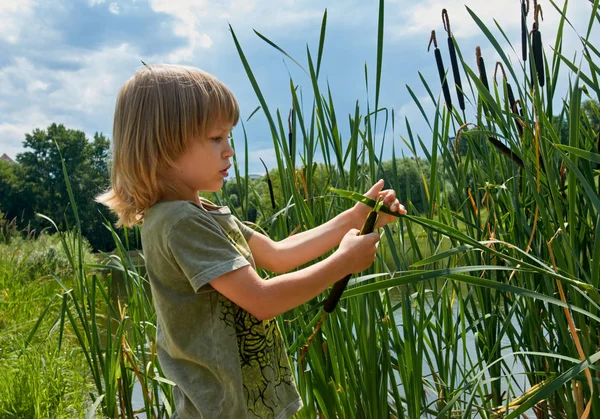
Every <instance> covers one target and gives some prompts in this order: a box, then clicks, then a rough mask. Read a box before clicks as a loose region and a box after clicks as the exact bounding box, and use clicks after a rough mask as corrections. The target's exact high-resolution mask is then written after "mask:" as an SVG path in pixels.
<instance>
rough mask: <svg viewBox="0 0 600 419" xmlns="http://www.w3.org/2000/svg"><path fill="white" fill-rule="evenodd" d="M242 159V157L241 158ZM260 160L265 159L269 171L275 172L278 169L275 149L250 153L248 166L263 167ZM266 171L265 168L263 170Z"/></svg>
mask: <svg viewBox="0 0 600 419" xmlns="http://www.w3.org/2000/svg"><path fill="white" fill-rule="evenodd" d="M240 157H241V156H240ZM260 159H263V161H264V162H265V164H266V165H267V169H269V170H273V168H275V167H277V156H276V155H275V149H274V148H264V149H261V150H254V151H250V152H249V153H248V165H249V167H257V166H258V167H262V164H261V163H260ZM263 170H264V168H263ZM261 172H262V170H261Z"/></svg>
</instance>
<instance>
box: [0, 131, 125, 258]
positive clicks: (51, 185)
mask: <svg viewBox="0 0 600 419" xmlns="http://www.w3.org/2000/svg"><path fill="white" fill-rule="evenodd" d="M23 146H24V148H25V149H26V151H25V152H23V153H20V154H18V155H17V159H16V160H17V162H18V164H12V165H9V166H10V167H8V168H7V167H6V165H3V166H0V191H1V192H2V196H3V199H2V201H1V202H0V210H2V211H3V212H5V213H6V216H7V218H12V217H15V216H16V217H22V219H23V220H24V221H25V222H28V223H30V224H31V226H32V227H33V228H36V229H38V230H40V229H42V228H45V227H48V223H47V222H46V221H44V220H42V219H40V218H38V217H35V213H41V214H44V215H46V216H48V217H50V218H52V219H53V220H54V221H55V222H56V223H57V224H59V225H60V226H61V227H62V228H67V227H73V226H74V225H75V217H74V215H73V211H72V208H70V200H69V194H68V189H67V183H66V181H65V178H64V174H63V163H64V166H65V168H66V172H67V174H68V176H69V181H70V184H71V188H72V192H73V197H74V202H75V205H76V206H77V210H78V214H79V218H80V221H81V231H82V234H83V235H84V236H85V237H86V238H87V239H88V240H89V241H90V243H91V244H92V246H94V248H96V249H102V250H108V249H111V248H112V247H114V243H113V239H112V237H111V235H110V232H109V231H108V230H107V229H106V228H105V227H104V225H103V223H104V222H105V219H106V220H109V221H110V222H113V221H114V217H113V216H112V215H111V214H110V213H109V211H108V210H107V209H106V208H105V207H104V206H102V205H100V204H97V203H96V202H95V201H94V197H95V196H96V195H97V194H98V193H100V192H101V191H102V190H103V189H105V188H106V187H107V186H108V179H109V176H108V167H107V160H108V152H109V140H108V139H107V138H106V137H104V135H102V134H99V133H96V134H95V135H94V139H93V141H91V142H90V141H88V139H87V138H86V136H85V133H84V132H83V131H77V130H72V129H67V128H65V126H64V125H58V124H55V123H53V124H51V125H50V126H49V127H48V128H47V129H46V130H41V129H35V130H34V131H33V132H32V133H31V134H26V136H25V140H24V141H23ZM5 196H6V198H4V197H5Z"/></svg>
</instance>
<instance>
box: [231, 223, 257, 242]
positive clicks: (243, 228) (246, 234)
mask: <svg viewBox="0 0 600 419" xmlns="http://www.w3.org/2000/svg"><path fill="white" fill-rule="evenodd" d="M235 223H236V224H237V226H238V228H239V229H240V231H241V232H242V235H243V236H244V239H246V241H248V240H250V237H252V235H253V234H254V230H252V229H251V228H250V227H248V226H247V225H246V224H244V223H243V222H242V221H240V220H238V219H237V218H235Z"/></svg>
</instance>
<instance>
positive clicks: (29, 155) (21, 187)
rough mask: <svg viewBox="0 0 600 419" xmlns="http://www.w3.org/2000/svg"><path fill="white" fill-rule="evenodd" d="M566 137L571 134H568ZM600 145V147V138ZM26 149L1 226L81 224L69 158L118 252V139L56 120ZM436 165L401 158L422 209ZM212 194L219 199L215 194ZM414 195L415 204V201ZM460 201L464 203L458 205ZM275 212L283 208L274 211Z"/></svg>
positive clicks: (407, 197) (236, 202)
mask: <svg viewBox="0 0 600 419" xmlns="http://www.w3.org/2000/svg"><path fill="white" fill-rule="evenodd" d="M582 110H583V112H582V118H584V119H585V122H586V126H589V127H591V128H592V129H596V132H600V108H599V106H598V102H596V101H594V100H588V101H586V102H584V104H583V106H582ZM565 119H566V118H564V115H561V116H557V117H556V118H555V120H556V122H557V124H559V125H560V126H561V127H560V132H561V137H566V136H567V135H568V127H567V126H566V123H565ZM563 140H564V141H566V138H563ZM598 141H599V143H598V147H599V148H600V138H599V140H598ZM459 147H460V148H461V149H462V150H461V154H462V153H464V152H466V150H465V149H464V148H465V147H467V144H466V141H464V140H463V141H461V144H460V146H459ZM23 148H24V149H25V151H24V152H22V153H19V154H18V155H17V156H16V163H11V162H7V161H3V160H0V226H2V225H3V224H4V225H6V224H7V223H8V222H11V223H13V224H16V225H18V226H19V228H20V229H21V230H22V231H26V232H29V233H32V234H39V233H40V232H41V231H43V230H45V229H48V228H49V227H50V224H49V223H48V221H47V220H45V219H44V218H42V217H38V216H36V214H43V215H45V216H47V217H49V218H51V219H52V220H54V222H55V223H56V224H57V225H58V226H59V228H61V229H65V230H68V229H70V228H72V227H73V226H74V225H75V217H74V213H73V211H72V208H70V199H69V194H68V190H67V183H66V182H65V178H64V172H63V164H64V169H65V170H66V173H67V174H68V176H69V180H70V185H71V188H72V193H73V198H74V202H75V205H76V206H77V210H78V215H79V219H80V222H81V231H82V234H83V235H84V236H85V237H86V238H87V240H88V241H89V242H90V244H91V245H92V247H93V248H94V249H95V250H102V251H110V250H112V249H113V248H114V240H113V237H112V235H111V232H110V231H109V229H107V228H106V226H105V224H106V223H114V222H115V221H116V219H115V217H114V215H113V214H111V213H110V211H108V209H107V208H106V207H104V206H103V205H100V204H98V203H96V202H95V201H94V198H95V196H96V195H98V194H99V193H100V192H102V191H104V190H105V189H106V188H107V187H108V186H109V160H110V141H109V139H108V138H106V137H105V136H104V135H103V134H101V133H95V134H94V136H93V138H92V139H88V138H87V137H86V135H85V133H84V132H83V131H79V130H74V129H68V128H66V127H65V126H64V125H62V124H56V123H53V124H51V125H50V126H48V127H47V128H46V129H35V130H33V132H32V133H30V134H26V135H25V139H24V141H23ZM381 167H382V172H383V173H382V174H383V177H384V178H385V179H386V180H391V179H392V177H393V175H392V173H393V170H392V161H391V160H390V161H384V162H382V165H381ZM313 170H314V173H315V179H316V180H315V183H317V184H323V185H325V184H326V183H327V182H328V181H329V179H330V178H331V177H330V176H329V174H328V173H327V168H326V166H325V165H319V164H317V165H316V166H315V167H314V169H313ZM430 173H431V167H430V164H429V162H428V161H427V160H425V159H421V158H400V159H396V176H397V179H396V180H395V181H394V182H393V183H394V184H395V185H398V187H397V193H398V198H399V199H400V201H401V202H403V203H410V206H411V208H412V210H413V211H415V212H423V211H425V210H426V209H427V198H426V195H425V193H424V187H423V183H424V182H428V180H429V174H430ZM269 174H270V176H269V178H270V179H271V181H272V185H271V186H272V190H273V195H274V196H273V200H274V202H275V203H276V206H277V207H279V208H282V206H283V205H285V203H284V202H283V197H282V193H281V190H280V185H279V184H278V182H279V180H278V179H279V176H278V174H277V170H276V169H275V170H272V171H270V172H269ZM241 182H250V183H251V185H250V186H251V189H252V190H253V192H251V193H250V194H251V197H250V198H249V199H248V208H246V211H245V214H246V216H247V218H248V220H249V221H252V222H260V221H261V220H260V218H261V217H265V216H267V215H269V213H270V212H271V211H268V210H267V211H265V210H263V211H257V208H258V207H259V206H260V207H261V208H268V207H270V206H271V205H270V204H267V203H270V202H272V200H271V196H270V195H271V192H270V188H269V187H268V185H267V179H266V176H263V177H261V178H257V179H242V180H241ZM239 185H240V182H235V181H229V182H226V183H225V186H224V188H223V191H224V193H225V194H226V196H227V197H228V200H227V201H228V204H229V205H230V206H232V207H233V208H232V210H233V211H234V212H236V213H241V212H240V211H239V210H240V207H241V205H242V198H243V197H242V196H240V194H241V193H243V192H242V190H241V188H239ZM208 198H209V199H210V198H211V197H210V196H208ZM408 201H410V202H408ZM456 205H460V203H456ZM272 212H275V211H274V210H273V211H272Z"/></svg>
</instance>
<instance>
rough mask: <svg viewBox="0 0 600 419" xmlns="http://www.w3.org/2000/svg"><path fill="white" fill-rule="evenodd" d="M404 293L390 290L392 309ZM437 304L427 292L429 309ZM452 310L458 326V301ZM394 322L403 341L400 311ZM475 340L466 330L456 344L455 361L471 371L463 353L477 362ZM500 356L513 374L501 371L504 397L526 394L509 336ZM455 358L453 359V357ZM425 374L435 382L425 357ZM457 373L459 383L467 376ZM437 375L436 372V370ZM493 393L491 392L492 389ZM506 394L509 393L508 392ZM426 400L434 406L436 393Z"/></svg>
mask: <svg viewBox="0 0 600 419" xmlns="http://www.w3.org/2000/svg"><path fill="white" fill-rule="evenodd" d="M401 292H402V290H400V289H399V288H395V289H392V290H390V297H391V300H392V306H395V305H396V304H398V303H400V302H401V294H400V293H401ZM433 304H434V296H433V295H432V293H428V294H426V307H429V308H431V306H432V305H433ZM452 311H453V318H454V319H456V324H459V322H460V312H459V304H458V302H456V303H455V304H454V305H453V306H452ZM394 319H395V321H396V325H397V326H398V329H399V332H400V335H401V336H402V337H403V338H404V336H403V328H402V322H403V319H402V310H401V309H400V308H399V309H398V310H396V311H395V312H394ZM414 321H418V320H417V319H414ZM433 321H435V319H433ZM512 325H513V326H514V328H515V329H516V330H517V331H518V332H520V330H521V329H520V325H519V324H518V323H517V322H516V321H515V320H514V318H513V320H512ZM476 345H477V344H476V337H475V334H474V333H473V332H472V331H468V330H467V331H466V333H465V340H464V342H463V341H462V337H461V341H460V342H459V343H457V345H456V348H457V353H456V357H455V359H456V360H459V361H460V362H463V360H465V361H466V362H465V363H464V365H461V366H462V367H464V368H466V369H470V367H469V366H470V364H469V363H468V362H469V361H468V359H467V358H466V357H465V353H464V349H465V348H466V351H467V353H468V355H470V357H471V360H472V361H473V362H475V361H477V360H478V353H477V347H476ZM500 348H501V349H500V353H501V356H507V358H505V362H506V363H507V364H508V366H509V367H510V371H508V372H507V371H505V369H504V368H503V369H502V374H503V378H502V379H501V381H500V383H501V385H500V391H501V394H509V392H512V393H516V394H517V396H518V395H520V394H522V393H523V392H525V391H527V390H528V389H530V388H531V386H530V384H529V381H528V380H527V377H526V375H525V374H526V370H525V368H524V367H523V364H522V363H521V362H520V360H519V359H518V358H517V357H510V356H509V355H510V354H511V353H513V352H514V350H513V349H512V346H511V342H510V340H509V339H508V337H507V336H506V335H504V336H503V337H502V339H501V343H500ZM425 350H428V348H427V347H425ZM451 359H452V358H451ZM433 362H434V363H435V360H433ZM421 368H422V375H423V377H424V378H425V379H428V380H429V381H431V382H432V381H433V376H432V373H431V368H430V365H429V363H428V362H427V360H426V359H425V358H424V359H423V363H422V367H421ZM481 368H485V366H483V367H481ZM481 368H479V369H477V370H475V372H474V373H472V374H471V375H470V376H467V377H466V379H467V380H468V381H472V380H474V379H475V375H476V374H477V373H479V371H480V370H481ZM434 369H435V370H437V366H436V365H434ZM457 371H458V375H457V376H455V377H454V378H455V383H460V382H461V381H462V380H463V379H464V378H465V377H463V376H462V374H461V373H460V371H461V370H460V368H457ZM436 373H437V371H436ZM489 378H490V377H489V373H487V374H485V375H484V376H483V377H482V378H481V381H486V380H487V379H489ZM396 379H397V380H399V379H400V376H399V374H398V373H397V372H396ZM487 388H488V389H490V386H489V384H488V386H487ZM490 391H491V390H490ZM505 392H506V393H505ZM400 394H401V395H405V394H404V388H403V386H402V384H400ZM427 395H428V397H427V401H428V402H429V403H434V402H435V401H436V399H437V397H436V394H434V393H432V392H431V391H428V392H427ZM470 395H471V394H470V393H466V392H465V393H464V394H463V396H461V398H460V399H461V400H468V399H469V397H470ZM511 397H512V398H514V397H516V396H511ZM476 402H477V398H474V404H476ZM524 413H525V414H526V415H527V416H529V417H535V414H534V413H533V410H531V409H529V410H527V411H526V412H524ZM472 417H474V418H477V417H480V416H479V415H478V414H476V415H475V416H472Z"/></svg>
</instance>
